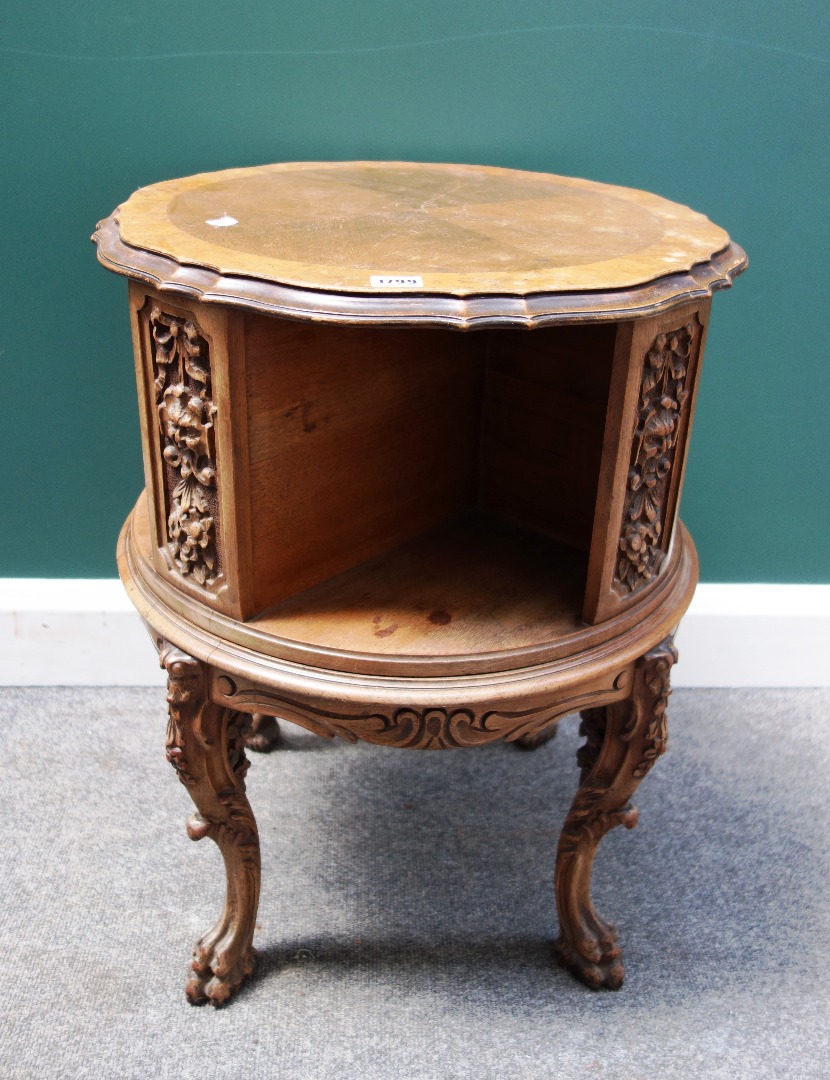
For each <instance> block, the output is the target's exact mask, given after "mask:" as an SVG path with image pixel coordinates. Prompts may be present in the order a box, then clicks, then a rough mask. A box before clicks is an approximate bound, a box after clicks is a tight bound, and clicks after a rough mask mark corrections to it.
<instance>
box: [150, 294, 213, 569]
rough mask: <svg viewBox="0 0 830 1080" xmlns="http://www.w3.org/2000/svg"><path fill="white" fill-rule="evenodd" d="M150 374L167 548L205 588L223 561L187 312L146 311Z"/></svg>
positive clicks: (200, 343)
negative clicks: (181, 314) (180, 314)
mask: <svg viewBox="0 0 830 1080" xmlns="http://www.w3.org/2000/svg"><path fill="white" fill-rule="evenodd" d="M150 334H151V336H152V349H153V378H154V387H155V395H156V410H157V414H158V423H159V432H160V436H161V449H162V456H163V458H164V463H165V489H166V513H167V547H168V550H169V552H170V555H171V557H172V559H173V562H174V563H175V565H176V567H177V568H178V570H179V571H180V573H181V574H182V575H184V576H186V577H189V578H191V579H192V580H194V581H196V582H198V583H199V585H202V586H204V587H206V588H209V587H210V586H212V585H214V584H215V583H216V581H217V579H218V577H219V575H220V572H221V565H220V558H219V548H218V543H217V527H216V521H217V499H216V492H217V487H216V484H217V481H216V449H215V441H214V439H215V431H214V423H213V421H214V417H215V415H216V406H215V405H214V403H213V401H212V400H211V374H210V355H209V349H208V344H207V342H206V341H205V339H204V338H203V337H202V335H201V334H200V332H199V328H198V327H197V326H196V324H195V323H194V322H193V321H192V320H191V319H186V318H180V317H178V316H174V315H168V314H166V313H165V312H163V311H162V310H161V309H160V308H159V307H157V306H154V307H153V308H152V310H151V312H150Z"/></svg>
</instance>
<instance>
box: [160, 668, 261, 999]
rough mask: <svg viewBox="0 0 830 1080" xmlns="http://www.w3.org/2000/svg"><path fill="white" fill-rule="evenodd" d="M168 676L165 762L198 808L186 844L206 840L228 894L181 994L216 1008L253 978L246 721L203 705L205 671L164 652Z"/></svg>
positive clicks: (253, 877)
mask: <svg viewBox="0 0 830 1080" xmlns="http://www.w3.org/2000/svg"><path fill="white" fill-rule="evenodd" d="M161 663H162V666H163V667H165V668H166V670H167V701H168V704H169V707H170V719H169V722H168V726H167V760H168V761H169V762H170V764H171V765H172V766H173V768H174V769H175V770H176V772H177V773H178V776H179V779H180V780H181V782H182V783H183V784H184V786H185V787H186V788H187V790H188V792H189V793H190V797H191V798H192V799H193V802H194V803H195V804H196V809H197V813H195V814H193V815H191V817H190V818H189V819H188V822H187V833H188V836H190V838H191V839H192V840H201V839H202V837H203V836H209V837H210V838H211V839H212V840H213V841H215V843H216V844H217V845H218V847H219V850H220V851H221V852H222V857H223V859H224V861H225V872H226V877H227V893H226V898H225V907H224V910H223V912H222V914H221V916H220V918H219V920H218V922H217V923H216V925H215V926H214V927H213V928H212V929H211V930H208V931H207V933H206V934H204V935H203V936H202V937H201V938H200V940H199V941H198V942H197V943H196V947H195V949H194V952H193V964H192V968H193V973H192V974H191V976H190V979H189V981H188V983H187V986H186V988H185V993H186V994H187V997H188V999H189V1000H190V1001H191V1002H192V1003H193V1004H194V1005H198V1004H202V1003H203V1002H206V1001H210V1002H212V1003H213V1004H214V1005H222V1004H224V1002H226V1001H227V1000H228V998H229V997H230V996H231V995H232V994H233V993H234V992H235V991H236V990H237V989H238V988H239V987H240V986H241V985H242V983H243V982H244V981H245V979H246V978H247V977H248V976H249V975H250V974H251V972H252V971H253V970H254V966H255V963H256V953H255V952H254V949H253V946H252V940H253V934H254V923H255V921H256V912H257V905H258V903H259V881H260V860H259V837H258V835H257V827H256V821H255V820H254V815H253V814H252V812H251V807H250V805H249V804H248V800H247V798H246V796H245V772H246V770H247V768H248V760H247V758H246V757H245V750H244V745H243V735H242V732H243V729H244V727H245V726H246V724H247V722H248V718H247V717H244V716H242V715H240V714H239V713H236V712H233V711H232V710H231V709H227V708H225V707H224V706H221V705H216V704H214V703H213V702H211V701H209V700H208V699H207V695H206V688H207V678H206V671H205V668H204V665H203V664H201V663H200V662H199V661H198V660H194V659H193V657H191V656H188V655H187V654H186V653H183V652H179V651H178V650H177V649H174V648H173V647H172V646H164V647H163V648H162V651H161Z"/></svg>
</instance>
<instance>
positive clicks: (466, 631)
mask: <svg viewBox="0 0 830 1080" xmlns="http://www.w3.org/2000/svg"><path fill="white" fill-rule="evenodd" d="M586 569H587V556H586V555H585V554H583V553H581V552H578V551H574V550H572V549H570V548H568V547H566V546H565V545H563V544H561V543H559V542H557V541H554V540H551V539H548V538H546V537H544V536H541V535H539V534H535V533H531V532H528V531H525V530H523V529H520V528H517V527H514V526H511V525H507V524H505V523H504V522H500V521H498V520H496V519H493V518H490V517H487V516H485V515H481V514H475V515H470V516H469V517H466V518H464V519H463V520H461V521H456V522H453V523H451V524H448V525H447V526H445V527H443V528H441V529H440V530H437V531H434V532H431V533H430V534H429V535H426V536H423V537H420V538H418V539H416V540H413V541H409V542H408V543H406V544H403V545H401V546H400V547H398V548H395V549H394V550H392V551H390V552H387V553H386V554H384V555H381V556H378V557H377V558H374V559H372V560H370V561H368V562H365V563H362V564H361V565H359V566H357V567H354V568H352V569H350V570H347V571H346V572H344V573H342V574H339V575H337V576H336V577H333V578H331V579H329V580H328V581H324V582H322V583H321V584H319V585H316V586H314V587H313V588H311V589H308V590H306V591H305V592H302V593H299V594H297V595H295V596H293V597H290V598H289V599H288V600H284V601H283V602H282V603H280V604H278V605H276V606H275V607H273V608H271V609H270V610H268V611H267V612H265V613H263V614H261V615H259V616H257V617H256V618H254V619H252V620H250V621H249V623H248V625H249V626H250V627H251V628H252V629H255V630H257V631H260V632H262V633H265V634H269V635H273V636H275V637H279V638H281V639H283V640H291V641H297V642H304V643H307V644H308V645H310V646H312V647H314V646H319V647H322V648H326V649H336V650H342V651H345V652H353V653H362V654H367V653H369V654H372V653H374V654H378V655H382V656H394V655H397V656H400V655H407V656H418V657H420V656H469V655H475V654H481V653H491V652H502V651H508V650H515V649H523V648H527V647H529V646H534V645H539V644H543V643H547V642H555V641H557V640H561V639H562V638H564V637H567V636H570V635H572V634H575V633H578V632H579V631H580V630H584V629H585V627H584V623H583V622H582V619H581V610H582V601H583V592H584V587H585V574H586Z"/></svg>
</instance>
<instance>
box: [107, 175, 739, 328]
mask: <svg viewBox="0 0 830 1080" xmlns="http://www.w3.org/2000/svg"><path fill="white" fill-rule="evenodd" d="M95 239H96V240H97V242H98V244H99V257H100V258H101V259H102V261H103V262H104V263H105V264H106V265H108V266H110V268H111V269H115V270H117V271H119V272H121V273H126V274H128V275H131V274H134V275H137V276H139V277H141V276H144V277H145V278H148V279H150V280H155V281H156V282H157V283H159V284H162V285H165V284H166V285H168V286H169V287H171V288H175V287H179V288H181V289H183V290H184V291H187V289H188V288H190V290H191V291H197V292H200V293H202V294H203V296H204V294H208V295H207V296H204V298H207V299H219V298H220V297H219V295H216V296H213V295H211V292H214V293H215V292H217V289H218V293H219V294H222V293H224V295H225V299H226V300H230V302H234V300H235V301H236V302H238V303H242V304H243V305H245V304H247V306H258V307H260V308H264V309H266V310H268V309H269V308H270V309H271V310H274V311H275V312H276V311H282V312H283V313H286V314H295V315H303V314H305V315H307V316H308V315H310V316H312V317H336V316H337V315H338V314H340V315H341V316H345V317H347V318H348V317H349V315H352V316H353V317H355V318H360V317H364V318H366V317H368V318H370V319H371V318H372V313H377V312H381V313H382V312H386V313H387V314H390V315H393V316H394V313H395V312H396V311H399V310H403V311H409V313H410V314H411V315H413V316H418V315H420V318H417V317H416V318H415V321H430V319H429V318H428V315H429V313H430V311H431V312H432V314H433V315H434V316H437V315H438V314H439V308H440V309H442V310H443V314H444V315H447V316H449V315H450V314H451V313H453V312H454V313H455V315H456V316H458V318H456V320H455V321H462V320H463V317H464V316H463V312H464V310H465V308H466V309H469V308H470V305H469V303H468V304H466V305H465V304H464V303H463V302H462V303H458V301H456V302H455V304H453V302H452V300H449V298H458V299H459V300H460V299H461V298H466V299H469V298H478V308H479V311H478V312H475V311H473V310H467V312H466V314H467V316H468V318H469V320H470V321H472V320H473V319H474V318H475V315H476V314H479V315H480V316H482V315H483V316H484V317H485V318H486V317H487V314H488V313H489V317H490V319H491V320H492V319H498V318H499V317H500V316H501V318H502V319H504V318H506V319H507V320H508V321H511V319H510V315H511V313H512V314H513V315H514V316H515V315H516V314H517V308H516V300H517V299H519V298H528V297H532V298H534V300H535V304H531V309H533V310H531V309H527V310H526V311H525V318H524V321H528V314H529V317H530V318H533V317H534V316H535V317H537V318H538V316H540V315H541V316H544V315H545V314H548V315H550V314H554V313H555V312H554V309H556V311H559V312H560V313H561V312H563V311H566V310H570V308H571V307H574V304H573V303H571V304H570V305H569V304H568V303H567V302H565V303H564V304H563V297H565V296H571V295H573V294H585V293H591V294H594V297H593V299H591V298H590V297H589V298H588V299H587V301H586V299H585V297H584V296H583V297H582V300H581V303H582V305H583V306H584V305H585V304H586V303H587V304H588V306H589V307H591V305H592V304H593V306H594V307H597V304H598V303H599V302H601V297H599V296H598V295H597V294H614V298H615V299H616V300H617V301H619V300H620V299H621V296H620V294H621V293H623V292H626V291H627V292H629V293H631V292H633V293H634V294H635V295H636V294H638V292H639V295H636V299H637V300H639V301H640V302H641V304H642V302H646V304H648V303H649V302H650V303H651V305H652V306H654V304H655V303H660V302H662V305H663V306H665V305H666V288H665V282H666V280H669V279H675V280H674V282H673V285H674V294H675V295H674V302H678V298H686V297H688V296H691V295H693V291H692V290H691V288H690V285H689V282H688V281H687V280H684V281H683V283H681V282H680V280H679V279H681V278H683V279H688V278H689V277H690V276H691V278H692V279H694V282H693V284H694V285H696V286H697V288H698V290H700V289H703V290H704V291H711V289H712V288H717V287H719V286H722V285H728V284H730V282H731V277H732V276H734V274H735V273H737V272H739V270H740V269H742V268H743V265H744V264H745V256H743V252H741V251H740V249H739V248H737V247H736V246H735V245H732V244H730V240H729V236H728V235H727V234H726V233H725V232H724V231H723V229H721V228H719V227H718V226H717V225H713V224H712V222H710V221H709V219H708V218H706V217H704V216H703V215H702V214H698V213H696V212H695V211H693V210H690V209H689V208H688V207H685V206H681V205H679V204H678V203H673V202H669V201H668V200H667V199H663V198H660V197H659V196H657V195H652V194H649V193H648V192H644V191H637V190H634V189H631V188H623V187H615V186H612V185H609V184H600V183H595V182H592V181H589V180H578V179H573V178H570V177H563V176H554V175H549V174H546V173H533V172H520V171H516V170H512V169H501V168H492V167H487V166H474V165H434V164H423V163H402V162H328V163H320V162H287V163H282V164H276V165H266V166H261V167H258V168H250V169H228V170H225V171H223V172H216V173H203V174H200V175H197V176H191V177H186V178H184V179H179V180H169V181H165V182H163V183H159V184H153V185H152V186H150V187H146V188H141V189H140V190H138V191H137V192H135V194H133V195H132V196H131V197H130V199H129V200H128V201H127V202H126V203H124V205H123V206H121V207H119V208H118V210H117V211H116V212H115V213H114V214H113V215H112V217H111V218H109V219H107V220H106V221H105V222H102V223H101V225H99V229H98V232H97V234H96V237H95ZM701 271H702V273H701ZM194 274H195V276H194ZM200 274H201V279H200V280H199V281H197V280H196V279H197V278H198V277H199V275H200ZM174 278H175V279H176V280H175V281H174V280H173V279H174ZM654 282H663V287H662V288H658V289H656V290H655V288H654V287H652V288H650V289H648V290H647V294H648V297H650V300H649V299H647V296H646V293H644V292H643V290H642V286H644V285H651V283H654ZM684 288H685V292H684V291H683V290H684ZM678 290H679V292H678ZM669 291H670V292H671V289H670V290H669ZM303 293H306V294H314V296H313V297H312V296H310V295H306V296H305V297H303V295H302V294H303ZM657 293H660V296H659V297H658V296H657ZM681 294H682V296H681ZM321 295H325V296H326V297H328V302H327V303H322V304H321V302H320V297H321ZM427 296H432V297H443V298H447V299H448V300H449V303H448V302H446V301H445V302H444V303H443V305H440V304H439V305H438V308H436V307H435V305H434V304H433V305H432V307H430V306H429V305H428V304H425V303H424V301H423V298H424V297H427ZM418 297H419V298H422V299H420V300H419V301H418V302H416V303H414V304H413V303H412V301H413V300H415V299H416V298H418ZM540 297H547V298H548V302H547V303H545V302H544V301H543V302H541V303H540V300H539V298H540ZM554 297H556V298H557V300H556V302H552V300H553V298H554ZM390 298H393V299H394V298H398V300H399V301H403V303H400V302H399V303H397V304H396V303H394V302H393V303H391V304H390V302H389V300H390ZM488 298H489V302H488ZM497 298H500V299H497ZM289 299H290V300H291V302H292V303H293V305H294V308H295V310H286V302H287V301H288V300H289ZM482 301H483V302H482ZM626 302H627V301H623V304H624V305H625V303H626ZM281 304H282V307H281ZM304 304H305V308H304ZM288 306H289V307H290V304H289V305H288ZM473 306H474V307H475V305H473ZM576 306H577V307H578V306H579V304H578V303H577V304H576ZM508 309H510V310H509V311H508ZM607 317H611V316H607ZM372 321H379V320H378V319H377V318H375V319H373V320H372ZM432 321H441V319H440V318H436V319H433V320H432ZM444 321H453V320H452V319H449V320H444ZM513 321H522V319H521V318H519V319H518V320H516V319H515V318H514V319H513Z"/></svg>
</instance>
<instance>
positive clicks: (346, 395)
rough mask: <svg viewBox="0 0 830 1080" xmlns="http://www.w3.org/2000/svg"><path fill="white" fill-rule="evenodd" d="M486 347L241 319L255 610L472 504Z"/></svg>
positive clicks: (472, 339) (406, 333) (446, 335)
mask: <svg viewBox="0 0 830 1080" xmlns="http://www.w3.org/2000/svg"><path fill="white" fill-rule="evenodd" d="M483 344H484V340H483V336H481V335H470V336H469V337H461V336H459V335H458V334H452V333H451V332H449V331H441V330H393V329H364V328H358V327H347V328H343V327H339V328H338V327H330V326H324V325H314V324H308V323H297V322H289V321H286V320H281V319H271V318H267V317H264V316H246V324H245V351H246V365H247V385H248V455H249V465H250V499H251V507H252V513H251V521H252V558H253V574H254V609H255V610H258V611H261V610H262V609H263V608H266V607H269V606H270V605H272V604H274V603H276V602H278V601H279V600H281V599H284V598H285V597H287V596H291V595H293V594H294V593H297V592H299V591H301V590H303V589H306V588H308V587H310V586H311V585H315V584H317V583H318V582H320V581H322V580H325V579H326V578H329V577H331V576H333V575H334V574H337V573H339V572H340V571H342V570H345V569H346V568H348V567H351V566H354V565H355V564H356V563H360V562H362V561H363V560H365V559H369V558H371V557H372V556H374V555H377V554H379V553H380V552H382V551H386V550H388V549H390V548H392V547H394V546H395V545H396V544H399V543H401V542H402V541H404V540H406V539H408V538H410V537H412V536H416V535H418V534H419V533H422V532H424V531H426V530H428V529H430V528H432V527H434V526H435V525H437V524H439V523H441V522H444V521H446V520H448V519H451V518H452V517H454V516H457V515H458V514H460V513H462V512H463V511H465V510H467V509H469V508H470V507H471V506H472V505H473V503H474V501H475V491H476V456H477V428H478V417H479V411H480V397H481V393H480V387H481V371H482V365H481V362H480V360H481V353H482V350H483Z"/></svg>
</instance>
